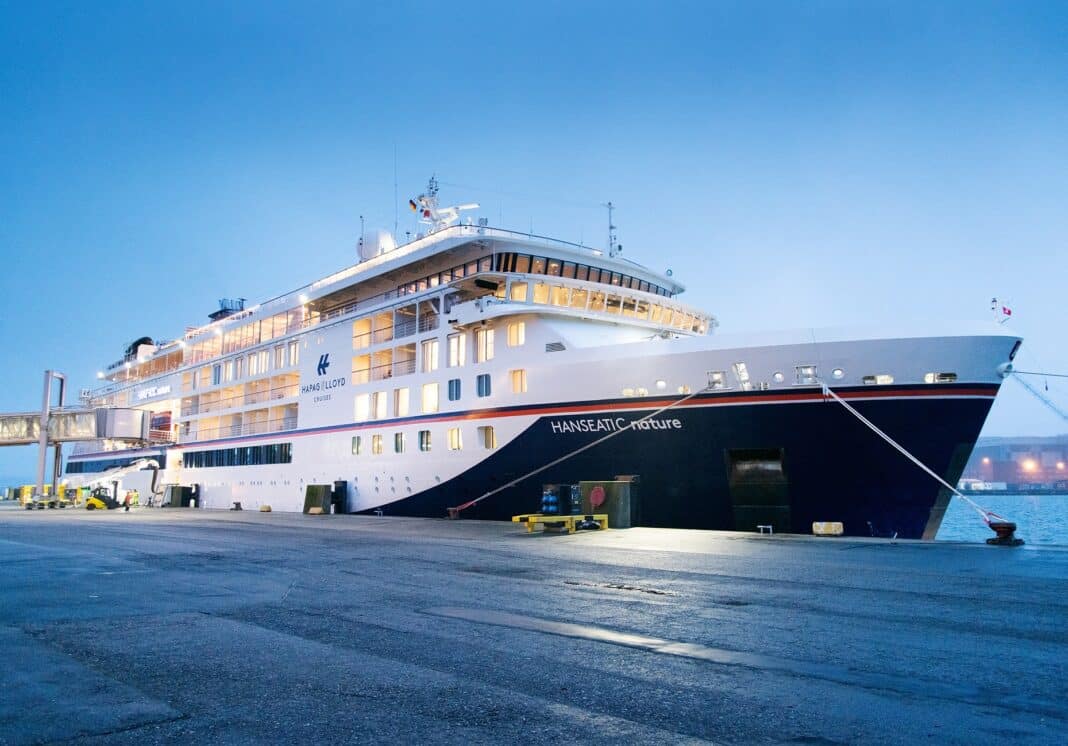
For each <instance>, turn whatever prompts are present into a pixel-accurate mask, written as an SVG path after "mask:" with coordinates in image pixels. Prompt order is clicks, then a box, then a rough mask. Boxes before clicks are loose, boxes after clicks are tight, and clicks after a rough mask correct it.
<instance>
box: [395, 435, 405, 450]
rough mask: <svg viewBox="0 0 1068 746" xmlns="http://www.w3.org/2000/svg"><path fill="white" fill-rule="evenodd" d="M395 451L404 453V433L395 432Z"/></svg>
mask: <svg viewBox="0 0 1068 746" xmlns="http://www.w3.org/2000/svg"><path fill="white" fill-rule="evenodd" d="M393 451H394V452H395V453H404V433H393Z"/></svg>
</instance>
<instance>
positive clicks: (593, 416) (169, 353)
mask: <svg viewBox="0 0 1068 746" xmlns="http://www.w3.org/2000/svg"><path fill="white" fill-rule="evenodd" d="M410 205H411V206H412V208H413V209H414V210H416V211H417V212H418V213H419V215H420V217H421V219H422V221H423V225H424V228H425V230H424V232H422V233H419V234H417V235H416V237H415V238H414V239H412V240H410V241H407V242H406V243H403V244H402V245H396V244H395V241H394V238H393V236H392V235H391V234H389V233H386V232H384V231H375V232H371V233H369V234H367V235H365V236H364V237H363V238H362V239H361V242H360V247H359V257H358V261H357V262H356V263H355V264H354V265H352V266H350V267H347V268H345V269H343V270H341V271H339V272H336V273H335V274H332V275H330V276H328V277H324V278H322V279H320V280H317V281H315V282H312V283H311V284H309V285H306V286H304V287H301V288H298V289H296V290H293V291H292V292H289V293H286V294H284V295H281V296H279V297H276V298H273V299H271V300H268V301H265V302H262V303H259V304H257V305H252V306H248V307H246V305H245V303H244V301H224V302H222V303H221V304H220V305H221V308H220V309H219V310H218V311H216V312H214V313H213V314H211V317H210V322H209V323H207V324H204V325H202V326H197V327H195V328H189V329H188V330H186V331H185V333H184V334H182V335H181V336H180V337H179V338H177V339H174V340H171V341H163V342H160V341H154V340H153V339H151V338H148V337H144V338H141V339H138V340H137V341H136V342H135V343H133V344H131V345H130V346H129V347H128V348H127V349H126V351H125V353H126V354H125V355H124V356H123V357H122V358H121V359H119V360H116V361H115V362H113V363H111V364H110V365H108V366H107V367H106V369H105V370H103V371H101V373H99V374H98V377H99V378H100V379H102V380H100V382H99V387H98V388H96V389H94V390H92V391H90V392H88V394H87V395H86V398H87V400H88V401H89V402H90V403H91V404H92V405H93V406H115V407H136V408H141V409H145V410H148V411H150V412H151V421H152V431H151V433H152V440H151V443H149V445H148V447H137V448H130V447H128V446H127V445H125V444H123V443H121V442H110V441H97V442H93V443H91V444H81V445H80V446H79V447H78V449H77V450H76V452H75V453H74V454H72V455H71V456H70V458H69V459H68V460H67V464H66V472H67V474H68V476H69V478H71V479H74V480H77V479H78V478H83V479H84V478H86V477H89V476H91V475H93V474H99V473H100V472H103V471H105V470H107V469H111V468H114V467H118V466H122V465H124V464H129V463H131V462H133V461H135V460H137V459H141V458H145V457H151V458H153V459H155V460H156V461H158V462H159V465H160V469H161V471H160V474H161V476H162V482H163V483H165V484H172V485H182V486H190V487H192V486H194V485H195V489H196V492H195V494H196V500H197V507H199V508H216V509H227V508H231V507H232V506H233V504H234V503H241V504H242V506H243V507H244V508H245V509H249V508H252V509H255V508H256V507H258V506H262V505H270V506H271V508H272V509H273V510H288V511H300V510H302V509H303V507H304V500H305V494H306V488H307V486H308V485H317V484H324V485H332V484H334V483H338V484H339V485H341V487H340V489H341V490H342V492H343V494H342V507H343V509H344V511H345V512H349V513H376V514H380V515H385V516H432V517H444V516H446V515H447V513H448V511H449V509H450V508H456V507H457V506H464V505H469V507H468V508H467V509H466V510H463V511H462V512H460V513H459V515H460V516H461V517H469V518H480V519H507V518H509V517H510V516H512V515H515V514H520V513H532V512H537V511H538V509H539V508H540V506H541V499H542V485H544V484H576V483H579V482H582V481H587V482H588V481H590V480H611V479H614V478H615V477H617V476H619V475H628V479H630V480H631V481H632V482H637V483H638V484H640V490H639V492H640V511H638V513H637V514H638V515H640V521H639V522H640V524H641V525H648V526H660V527H680V528H697V529H726V530H744V531H753V530H755V529H756V526H757V525H758V524H761V523H762V522H764V523H768V524H769V525H770V524H774V530H775V531H779V532H782V531H786V532H794V533H809V532H810V531H811V530H812V524H813V522H817V521H835V522H841V523H842V524H843V526H844V531H845V533H846V534H849V535H864V536H895V535H896V536H900V537H913V538H920V537H925V538H933V537H934V534H935V533H936V531H937V530H938V526H939V524H940V522H941V519H942V516H943V513H944V511H945V508H946V505H947V503H948V501H949V499H950V498H951V493H950V491H949V490H947V489H945V487H944V486H942V485H940V484H939V483H938V482H937V481H935V480H934V479H932V478H931V476H930V475H929V474H926V473H924V471H923V470H921V469H920V468H917V467H916V466H915V465H914V464H912V463H910V462H909V461H908V460H907V459H906V458H905V457H903V456H902V454H901V453H899V452H898V451H897V450H895V449H894V448H893V447H891V446H890V445H889V444H888V443H887V442H886V441H885V440H884V439H883V438H881V437H879V436H878V435H877V434H875V433H874V432H873V431H872V430H871V429H869V427H868V426H867V425H865V424H864V423H863V422H862V421H860V419H859V418H858V417H857V416H855V414H854V413H853V412H851V411H849V409H848V408H847V407H845V406H843V405H842V404H841V403H840V401H838V400H835V399H834V398H832V397H831V396H829V395H828V389H829V390H830V391H833V392H834V394H836V395H837V397H838V398H840V400H841V401H844V402H848V403H849V405H850V406H851V407H852V408H853V409H854V410H855V411H856V412H857V413H860V414H862V415H863V416H864V417H866V418H867V419H868V420H870V421H871V422H872V423H874V424H875V425H876V426H877V427H878V428H879V429H881V430H882V431H883V432H884V433H885V434H886V435H888V436H889V437H891V438H892V439H893V440H895V441H896V442H897V443H899V444H900V445H901V446H902V447H903V448H905V449H907V450H908V452H910V453H911V454H912V455H914V456H915V457H916V458H917V459H919V460H920V461H922V463H923V464H925V465H927V466H928V467H929V468H930V469H931V470H933V471H934V472H935V473H937V474H938V475H939V476H941V477H942V478H943V479H944V480H945V482H947V483H948V484H950V485H952V484H956V483H957V480H958V479H959V477H960V475H961V471H962V470H963V468H964V466H965V464H966V462H967V461H968V457H969V455H970V454H971V451H972V448H973V446H974V444H975V441H976V438H977V437H978V435H979V432H980V430H981V429H982V426H983V422H984V420H985V418H986V416H987V413H988V411H989V409H990V406H991V404H992V403H993V401H994V398H995V396H996V394H997V392H998V389H999V386H1000V384H1001V382H1002V380H1003V378H1004V376H1005V375H1006V372H1007V371H1008V370H1010V369H1011V361H1012V359H1013V357H1014V356H1015V354H1016V351H1017V349H1018V348H1019V346H1020V339H1018V338H1017V337H1016V336H1014V335H1013V334H1011V333H1008V332H1007V331H1006V330H1005V329H1004V327H1001V326H999V325H997V324H995V323H992V322H989V323H984V322H974V323H971V324H968V323H965V324H930V325H928V326H927V327H926V328H924V329H922V330H915V329H884V328H868V329H861V328H857V329H847V328H842V329H826V330H820V329H803V330H797V331H781V332H772V333H767V334H745V335H731V334H726V333H720V332H719V331H718V330H717V322H716V319H715V318H714V317H713V316H712V315H711V314H710V313H708V312H706V311H704V310H702V309H699V308H695V307H693V306H690V305H688V304H687V303H685V302H684V301H682V300H680V298H681V296H682V294H683V290H684V286H683V285H682V284H681V283H680V282H679V281H678V280H677V279H676V278H675V277H673V276H672V275H671V272H666V273H661V272H657V271H654V270H651V269H649V268H647V267H644V266H641V265H639V264H636V263H634V262H631V261H629V260H627V259H624V258H623V257H622V256H621V255H620V252H619V251H618V247H616V246H615V245H614V239H611V238H610V241H609V248H608V249H607V250H598V249H594V248H590V247H588V246H584V245H580V244H575V243H569V242H566V241H560V240H555V239H551V238H546V237H543V236H538V235H532V234H531V233H524V232H517V231H512V230H506V229H503V228H496V227H492V226H490V225H488V224H487V221H486V220H485V219H475V218H473V217H467V216H464V215H462V213H464V212H467V211H469V209H470V208H472V207H477V206H473V205H461V206H458V207H441V206H440V205H439V203H438V193H437V186H436V184H435V183H434V182H433V181H432V182H431V184H430V187H429V188H428V189H427V191H426V192H425V193H424V194H422V195H420V197H419V198H418V200H412V201H411V203H410ZM595 441H596V444H594V442H595ZM591 444H593V445H591ZM126 479H127V480H130V479H132V477H129V476H128V477H126ZM513 483H514V484H513ZM502 487H504V489H501V488H502ZM484 495H489V497H487V498H486V499H484V500H480V501H477V502H475V503H474V504H471V503H472V502H473V501H474V500H477V498H479V497H481V496H484ZM760 506H764V507H763V508H761V507H760ZM762 510H763V512H762ZM453 513H454V514H455V513H456V511H455V510H454V511H453Z"/></svg>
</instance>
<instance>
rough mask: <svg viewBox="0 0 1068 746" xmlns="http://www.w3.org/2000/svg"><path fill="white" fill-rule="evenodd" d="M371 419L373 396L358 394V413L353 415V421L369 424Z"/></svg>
mask: <svg viewBox="0 0 1068 746" xmlns="http://www.w3.org/2000/svg"><path fill="white" fill-rule="evenodd" d="M370 418H371V395H370V394H357V395H356V411H355V413H354V414H353V419H354V420H355V421H356V422H367V420H369V419H370Z"/></svg>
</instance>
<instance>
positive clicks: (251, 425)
mask: <svg viewBox="0 0 1068 746" xmlns="http://www.w3.org/2000/svg"><path fill="white" fill-rule="evenodd" d="M296 427H297V418H296V417H293V416H291V417H279V418H276V419H273V420H260V421H258V422H243V423H235V424H231V425H220V426H219V427H206V428H199V429H197V430H196V431H190V432H189V433H183V434H182V436H181V437H180V438H179V442H182V443H196V442H199V441H204V440H219V439H220V438H239V437H242V436H246V435H265V434H267V433H280V432H285V431H287V430H295V429H296Z"/></svg>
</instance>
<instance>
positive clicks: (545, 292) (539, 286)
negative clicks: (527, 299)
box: [534, 282, 549, 303]
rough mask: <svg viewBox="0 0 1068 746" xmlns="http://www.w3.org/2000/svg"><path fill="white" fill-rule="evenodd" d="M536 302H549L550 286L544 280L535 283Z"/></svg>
mask: <svg viewBox="0 0 1068 746" xmlns="http://www.w3.org/2000/svg"><path fill="white" fill-rule="evenodd" d="M534 302H535V303H548V302H549V286H548V285H546V284H545V283H544V282H536V283H534Z"/></svg>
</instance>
